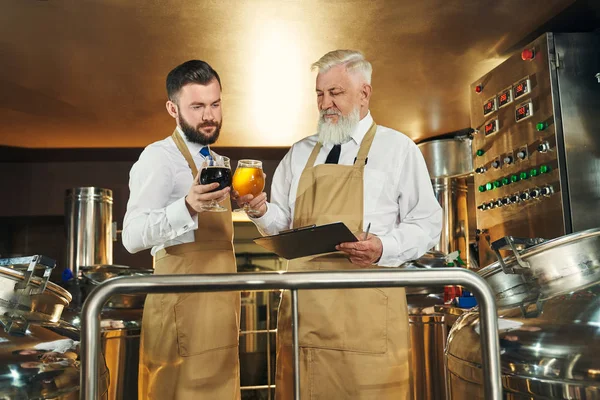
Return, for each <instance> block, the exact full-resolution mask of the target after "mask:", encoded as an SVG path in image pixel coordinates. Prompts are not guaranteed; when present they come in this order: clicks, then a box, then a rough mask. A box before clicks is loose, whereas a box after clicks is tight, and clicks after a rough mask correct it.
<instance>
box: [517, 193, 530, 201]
mask: <svg viewBox="0 0 600 400" xmlns="http://www.w3.org/2000/svg"><path fill="white" fill-rule="evenodd" d="M519 197H520V198H521V200H529V193H527V192H523V193H521V194H520V195H519Z"/></svg>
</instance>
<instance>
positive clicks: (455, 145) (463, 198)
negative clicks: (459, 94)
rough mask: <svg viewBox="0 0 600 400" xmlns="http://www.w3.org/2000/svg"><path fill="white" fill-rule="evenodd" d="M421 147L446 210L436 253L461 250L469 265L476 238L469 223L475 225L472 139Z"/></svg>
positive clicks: (443, 207) (442, 140)
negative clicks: (471, 232) (473, 241)
mask: <svg viewBox="0 0 600 400" xmlns="http://www.w3.org/2000/svg"><path fill="white" fill-rule="evenodd" d="M418 146H419V149H420V150H421V153H422V154H423V158H424V159H425V163H426V164H427V169H428V171H429V176H430V177H431V182H432V185H433V191H434V194H435V197H436V198H437V200H438V202H439V203H440V206H441V207H442V210H443V219H442V234H441V236H440V242H439V243H438V244H437V245H436V246H435V247H434V250H435V251H439V252H442V253H446V254H449V253H452V252H454V251H457V250H458V251H460V254H461V257H462V259H463V260H464V261H465V263H466V264H467V266H470V264H471V257H470V254H469V253H470V251H469V244H470V243H471V240H472V239H474V238H473V237H472V235H470V222H471V224H474V220H473V218H474V215H475V208H474V204H475V203H474V201H473V199H472V198H473V196H474V193H473V185H472V182H473V178H472V174H473V158H472V157H471V139H470V138H468V137H466V136H457V137H455V138H450V139H436V140H428V141H425V142H422V143H419V145H418ZM469 189H471V190H470V191H469ZM474 261H475V260H474ZM475 265H476V264H475Z"/></svg>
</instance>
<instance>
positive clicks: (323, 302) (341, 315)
mask: <svg viewBox="0 0 600 400" xmlns="http://www.w3.org/2000/svg"><path fill="white" fill-rule="evenodd" d="M298 297H299V304H298V306H299V310H300V312H299V321H298V323H299V334H298V335H299V342H300V345H301V346H304V347H315V348H323V349H333V350H345V351H356V352H361V353H372V354H383V353H385V352H386V351H387V320H388V297H387V295H386V294H385V293H384V292H383V291H381V290H379V289H373V288H367V289H335V290H318V291H313V290H309V291H300V292H299V293H298Z"/></svg>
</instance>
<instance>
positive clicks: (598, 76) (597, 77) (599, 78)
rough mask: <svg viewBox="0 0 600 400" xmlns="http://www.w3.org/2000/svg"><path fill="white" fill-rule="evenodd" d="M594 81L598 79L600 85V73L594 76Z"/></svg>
mask: <svg viewBox="0 0 600 400" xmlns="http://www.w3.org/2000/svg"><path fill="white" fill-rule="evenodd" d="M596 79H598V83H600V72H598V73H597V74H596Z"/></svg>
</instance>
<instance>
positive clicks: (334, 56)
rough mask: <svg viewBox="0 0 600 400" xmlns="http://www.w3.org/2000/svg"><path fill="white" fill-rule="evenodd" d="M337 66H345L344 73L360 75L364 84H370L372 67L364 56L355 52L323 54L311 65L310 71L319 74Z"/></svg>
mask: <svg viewBox="0 0 600 400" xmlns="http://www.w3.org/2000/svg"><path fill="white" fill-rule="evenodd" d="M337 65H345V66H346V71H348V72H351V73H352V72H356V73H360V74H361V75H362V77H363V78H364V79H365V82H366V83H368V84H369V85H370V84H371V73H372V72H373V67H372V66H371V63H370V62H368V61H367V60H366V59H365V56H364V55H363V54H362V53H361V52H360V51H356V50H333V51H330V52H329V53H327V54H325V55H324V56H323V57H321V58H320V59H319V61H317V62H314V63H313V64H312V65H311V70H314V69H318V71H319V73H323V72H326V71H328V70H329V69H330V68H332V67H335V66H337Z"/></svg>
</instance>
